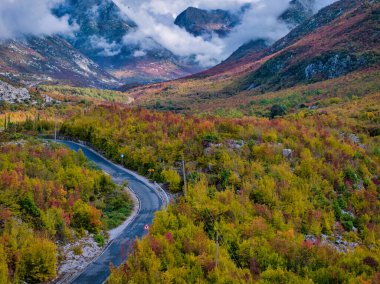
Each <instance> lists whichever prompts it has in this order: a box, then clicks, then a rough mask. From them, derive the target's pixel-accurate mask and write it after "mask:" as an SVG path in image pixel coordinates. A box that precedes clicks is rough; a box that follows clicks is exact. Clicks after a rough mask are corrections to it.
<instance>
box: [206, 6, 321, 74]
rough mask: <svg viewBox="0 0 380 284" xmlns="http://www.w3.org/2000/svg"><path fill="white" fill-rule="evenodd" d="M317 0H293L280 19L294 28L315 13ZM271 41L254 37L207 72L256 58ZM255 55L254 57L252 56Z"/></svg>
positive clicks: (214, 72) (217, 71) (291, 28)
mask: <svg viewBox="0 0 380 284" xmlns="http://www.w3.org/2000/svg"><path fill="white" fill-rule="evenodd" d="M314 7H315V0H292V1H290V3H289V7H288V9H286V11H285V12H284V13H282V14H281V15H280V17H279V20H280V21H282V22H284V23H285V24H286V25H287V26H288V28H289V30H293V29H294V28H296V27H297V26H298V25H300V24H302V23H304V22H305V21H307V20H308V19H310V18H311V17H312V16H313V15H314V11H315V9H314ZM270 45H271V42H270V41H268V40H267V39H265V38H259V39H253V40H251V41H249V42H247V43H245V44H243V45H242V46H241V47H240V48H238V49H237V50H236V51H235V52H234V53H233V54H232V55H231V56H230V57H229V58H227V59H226V60H225V61H224V62H222V63H221V64H219V65H217V66H215V67H214V68H211V69H210V70H206V71H205V74H208V75H210V74H217V73H219V72H221V71H222V70H228V69H229V68H230V67H231V65H236V64H237V65H239V64H240V60H247V59H248V58H250V59H249V60H254V57H255V56H256V55H257V53H258V52H260V51H262V50H264V49H265V48H267V47H269V46H270ZM252 56H253V57H252Z"/></svg>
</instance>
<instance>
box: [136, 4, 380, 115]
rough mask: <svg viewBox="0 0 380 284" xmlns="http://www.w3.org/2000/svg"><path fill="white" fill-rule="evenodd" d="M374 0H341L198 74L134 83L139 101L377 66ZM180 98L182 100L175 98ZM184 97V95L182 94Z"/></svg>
mask: <svg viewBox="0 0 380 284" xmlns="http://www.w3.org/2000/svg"><path fill="white" fill-rule="evenodd" d="M379 15H380V3H379V1H370V2H368V1H366V2H362V1H359V0H354V1H352V0H341V1H338V2H336V3H334V4H332V5H330V6H328V7H326V8H324V9H322V10H321V11H320V12H319V13H318V14H316V15H315V16H313V17H312V18H311V19H309V20H307V21H305V22H304V23H302V24H301V25H299V26H298V27H297V28H295V29H294V30H293V31H291V32H290V33H289V34H288V35H287V36H285V37H284V38H282V39H280V40H279V41H277V42H276V43H274V44H273V45H272V46H270V47H268V48H264V49H262V50H260V48H258V51H256V52H249V53H248V54H247V55H246V56H243V57H242V58H239V59H237V60H231V61H230V62H228V64H227V63H223V64H221V65H220V66H218V67H216V68H213V69H212V70H211V71H208V72H204V73H201V74H198V75H197V76H193V77H189V78H186V79H182V80H178V81H175V82H168V83H163V84H157V85H150V86H146V87H140V88H136V89H134V90H133V91H130V92H129V93H130V95H132V96H134V97H135V98H137V99H138V101H140V103H142V104H146V103H148V104H154V103H155V102H157V101H158V100H159V101H160V104H161V105H165V102H166V101H170V102H171V103H172V105H174V106H175V102H176V101H179V100H180V101H182V103H181V106H176V107H173V108H174V109H175V108H177V107H179V108H182V109H183V108H186V107H188V103H186V102H185V101H187V102H190V101H193V100H196V101H197V102H202V101H203V102H204V103H206V102H208V103H212V101H213V100H216V99H226V98H233V97H234V96H236V95H238V94H240V93H246V94H247V95H251V96H252V95H255V94H256V95H259V94H263V93H265V92H267V91H271V90H278V89H285V88H288V87H292V86H295V85H298V84H309V83H313V82H318V81H323V80H326V79H332V78H337V77H340V76H344V75H346V74H349V73H351V72H354V71H360V70H376V69H379V67H380V55H379V54H380V41H379V37H378V34H379V28H380V17H379ZM179 98H181V99H179ZM185 98H187V99H185Z"/></svg>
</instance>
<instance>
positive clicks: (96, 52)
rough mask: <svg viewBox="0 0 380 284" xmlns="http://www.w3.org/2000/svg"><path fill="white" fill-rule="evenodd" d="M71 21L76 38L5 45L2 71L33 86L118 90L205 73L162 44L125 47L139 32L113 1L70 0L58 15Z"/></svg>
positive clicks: (0, 54)
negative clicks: (146, 48) (150, 47)
mask: <svg viewBox="0 0 380 284" xmlns="http://www.w3.org/2000/svg"><path fill="white" fill-rule="evenodd" d="M53 13H54V14H55V15H56V16H58V17H62V16H65V17H69V22H70V23H71V24H72V25H73V26H75V27H76V29H75V30H74V32H73V34H70V35H54V36H49V37H45V36H41V37H32V36H25V37H24V38H19V39H14V40H8V41H2V42H0V72H1V73H3V75H4V76H6V77H9V78H10V77H12V78H11V79H13V80H15V81H18V82H21V83H25V84H29V85H33V84H37V83H40V82H45V83H46V82H47V83H55V82H57V83H60V84H70V85H75V86H85V87H97V88H117V87H119V86H120V85H122V84H125V83H149V82H159V81H164V80H171V79H175V78H179V77H182V76H186V75H189V74H192V73H194V72H197V71H199V70H200V69H198V68H197V67H196V66H188V65H186V64H183V63H182V61H181V58H178V57H177V56H175V55H174V54H173V53H171V52H170V51H169V50H167V49H165V48H163V47H162V46H160V45H158V44H157V45H156V48H155V49H154V50H151V51H148V52H144V53H142V52H141V51H140V47H139V46H138V45H135V44H128V43H125V42H124V39H123V38H124V36H125V35H126V34H128V33H130V32H132V31H134V30H135V29H136V24H135V23H134V22H133V21H131V20H130V19H128V18H127V16H126V15H124V14H123V13H122V12H121V10H120V9H119V8H118V7H117V6H116V5H115V4H114V2H113V1H111V0H105V1H104V0H89V1H78V0H66V1H65V2H63V4H61V5H60V6H58V7H56V8H55V9H54V10H53Z"/></svg>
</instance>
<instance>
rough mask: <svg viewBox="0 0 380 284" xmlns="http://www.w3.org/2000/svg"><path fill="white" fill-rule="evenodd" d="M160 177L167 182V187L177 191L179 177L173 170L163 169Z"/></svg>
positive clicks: (179, 182) (179, 181)
mask: <svg viewBox="0 0 380 284" xmlns="http://www.w3.org/2000/svg"><path fill="white" fill-rule="evenodd" d="M162 177H163V178H164V179H165V181H166V182H168V183H169V189H170V190H171V191H173V192H177V191H179V190H180V189H181V188H180V184H181V177H180V176H179V174H178V173H177V171H175V170H163V171H162Z"/></svg>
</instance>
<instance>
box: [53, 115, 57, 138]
mask: <svg viewBox="0 0 380 284" xmlns="http://www.w3.org/2000/svg"><path fill="white" fill-rule="evenodd" d="M54 140H55V141H57V114H56V115H55V118H54Z"/></svg>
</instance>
